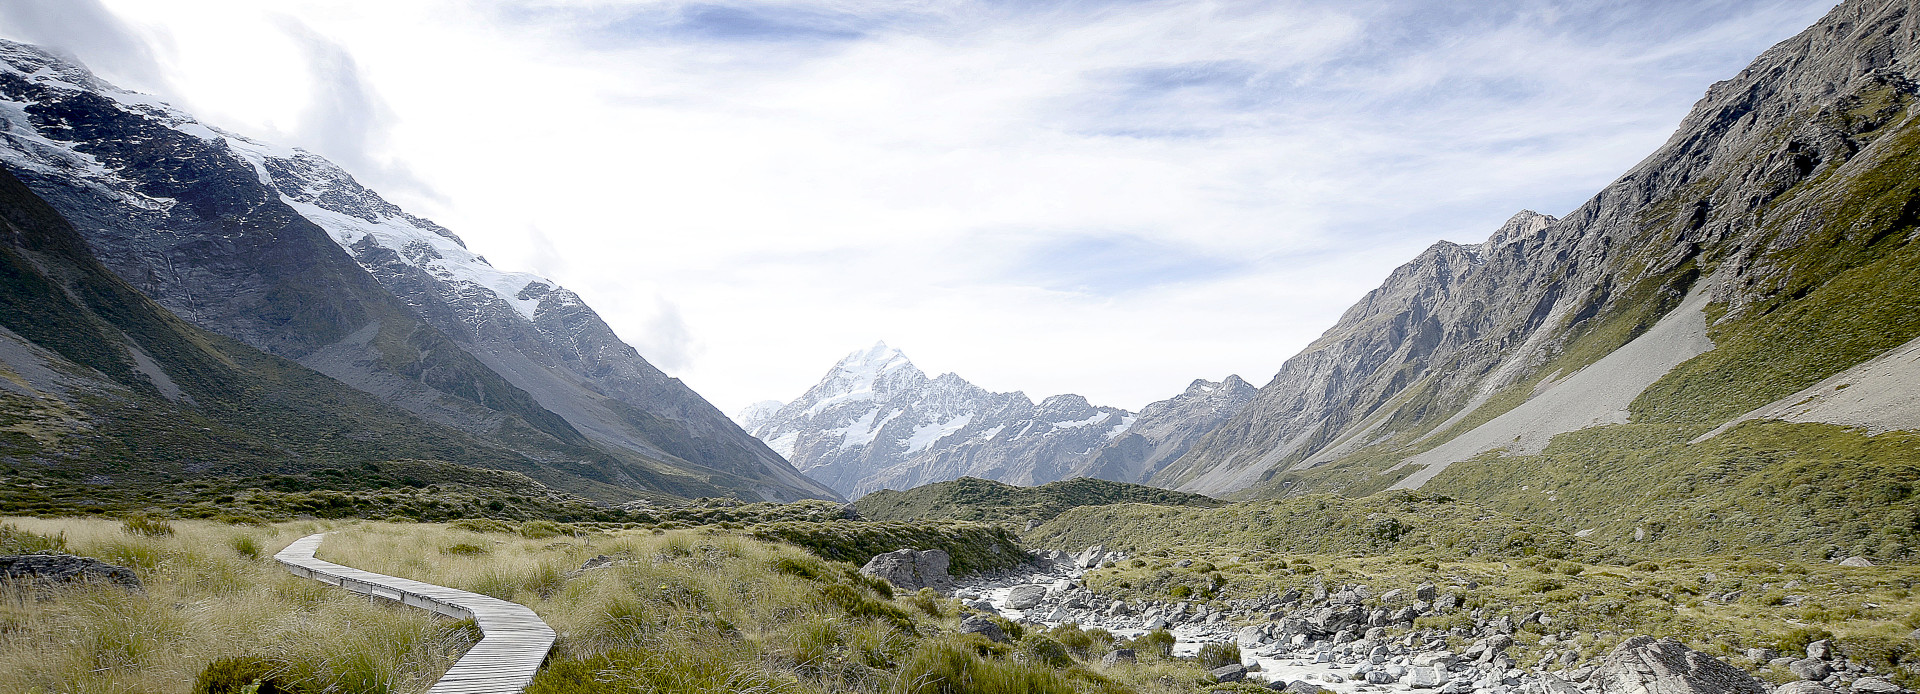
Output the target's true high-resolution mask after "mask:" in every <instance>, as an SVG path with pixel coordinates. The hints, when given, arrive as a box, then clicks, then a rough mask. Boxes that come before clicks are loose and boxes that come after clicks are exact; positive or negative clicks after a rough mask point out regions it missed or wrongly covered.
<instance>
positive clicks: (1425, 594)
mask: <svg viewBox="0 0 1920 694" xmlns="http://www.w3.org/2000/svg"><path fill="white" fill-rule="evenodd" d="M1439 596H1440V589H1439V588H1436V587H1434V585H1433V584H1431V583H1422V584H1420V587H1418V588H1414V589H1413V598H1414V599H1415V600H1425V601H1427V602H1433V599H1434V598H1437V597H1439Z"/></svg>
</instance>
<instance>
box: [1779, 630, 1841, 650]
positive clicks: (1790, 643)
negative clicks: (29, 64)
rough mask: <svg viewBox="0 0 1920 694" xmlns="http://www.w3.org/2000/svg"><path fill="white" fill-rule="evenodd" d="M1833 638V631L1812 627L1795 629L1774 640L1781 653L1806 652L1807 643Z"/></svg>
mask: <svg viewBox="0 0 1920 694" xmlns="http://www.w3.org/2000/svg"><path fill="white" fill-rule="evenodd" d="M1831 638H1833V632H1830V631H1827V630H1825V629H1816V628H1812V627H1806V628H1800V629H1794V630H1793V631H1789V632H1787V633H1786V634H1784V635H1782V636H1781V637H1780V638H1778V639H1775V640H1774V642H1773V649H1774V650H1776V651H1780V652H1781V653H1805V652H1807V644H1810V643H1813V642H1815V641H1821V640H1825V639H1831Z"/></svg>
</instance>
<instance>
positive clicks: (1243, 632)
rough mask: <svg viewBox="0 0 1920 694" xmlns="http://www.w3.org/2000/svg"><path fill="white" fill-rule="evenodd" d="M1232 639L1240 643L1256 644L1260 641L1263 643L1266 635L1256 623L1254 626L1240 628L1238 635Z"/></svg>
mask: <svg viewBox="0 0 1920 694" xmlns="http://www.w3.org/2000/svg"><path fill="white" fill-rule="evenodd" d="M1234 640H1235V641H1237V642H1239V643H1240V644H1241V645H1245V646H1257V645H1260V644H1262V643H1265V642H1266V640H1267V636H1266V632H1265V631H1263V630H1262V629H1261V628H1260V627H1259V626H1258V625H1255V626H1249V627H1242V628H1241V629H1240V634H1239V636H1238V637H1237V638H1235V639H1234Z"/></svg>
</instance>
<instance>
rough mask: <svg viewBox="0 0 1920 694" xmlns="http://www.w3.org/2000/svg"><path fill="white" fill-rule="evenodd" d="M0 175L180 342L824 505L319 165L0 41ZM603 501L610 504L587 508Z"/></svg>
mask: <svg viewBox="0 0 1920 694" xmlns="http://www.w3.org/2000/svg"><path fill="white" fill-rule="evenodd" d="M0 130H4V132H0V162H4V163H5V164H6V165H7V166H8V167H9V168H10V169H11V170H13V171H14V172H16V173H17V174H18V175H19V176H20V178H21V179H22V180H24V181H25V182H26V183H27V185H28V186H30V187H31V188H32V189H33V190H34V191H35V192H36V193H37V194H39V195H40V196H41V197H42V198H45V199H46V200H47V202H48V203H50V204H52V205H53V207H54V208H55V209H57V210H59V211H60V213H61V214H63V215H64V216H65V217H66V218H68V219H70V220H72V221H73V223H74V225H75V226H76V227H77V228H78V229H79V231H80V233H81V234H82V235H83V236H85V237H86V239H87V242H88V243H89V244H90V245H91V246H92V248H93V250H94V251H95V253H96V254H97V255H98V257H99V258H100V260H101V261H102V262H103V263H104V264H105V265H106V266H107V267H108V268H110V269H112V270H113V271H114V272H115V273H116V274H118V275H119V276H120V277H122V278H124V279H125V280H126V281H127V282H128V283H129V284H131V285H133V286H134V287H136V288H137V289H139V290H140V291H141V292H143V293H145V294H146V295H147V296H149V297H152V298H153V299H154V300H155V301H157V302H159V304H160V305H162V306H164V307H166V308H167V309H169V310H171V311H172V312H174V313H176V314H178V315H179V316H181V317H183V318H185V319H187V320H189V321H191V322H193V323H194V324H196V325H198V326H200V327H202V328H205V329H208V330H211V331H213V332H216V333H220V334H222V335H226V336H229V337H232V338H234V339H237V340H240V341H242V342H244V343H246V344H249V345H252V346H254V347H256V348H258V349H261V350H263V351H266V352H268V353H270V354H274V355H276V356H280V357H285V358H287V359H291V360H294V361H297V362H300V363H301V364H302V365H305V366H307V367H309V368H312V369H314V370H316V371H319V372H321V373H323V374H326V375H327V376H330V377H333V378H335V379H338V380H340V381H341V382H344V383H347V384H349V385H351V386H353V387H355V388H357V389H360V390H362V391H365V392H367V393H370V394H373V395H375V396H376V397H378V398H380V399H381V400H382V401H385V402H388V403H391V404H393V405H395V406H398V407H400V408H402V409H405V410H407V411H409V412H412V413H414V414H416V415H419V416H421V417H424V418H426V419H429V420H432V421H435V422H439V423H441V424H445V425H447V426H451V427H455V428H457V429H460V430H462V431H465V432H467V433H469V434H472V435H474V436H478V437H481V438H482V439H484V440H487V441H490V442H493V443H494V444H497V445H499V446H503V447H506V448H508V449H511V450H513V451H516V452H518V453H519V454H520V455H521V456H523V457H525V458H526V459H529V460H533V461H536V462H538V463H539V466H540V468H541V469H543V470H555V471H561V472H564V473H565V474H566V475H569V476H572V477H578V478H586V479H592V480H595V481H597V482H599V483H601V484H602V485H603V486H604V488H602V489H601V490H600V491H601V492H605V491H606V489H610V488H626V489H631V490H652V491H664V492H668V493H673V494H678V495H683V496H705V495H718V494H728V493H739V494H743V495H747V496H749V497H752V498H764V499H781V500H784V499H793V498H803V497H822V498H830V497H833V496H834V494H833V492H832V491H831V490H829V489H827V488H825V487H823V486H820V485H818V484H816V483H814V482H812V481H811V480H808V479H806V478H805V477H804V476H803V475H800V474H799V473H798V472H796V471H795V470H793V469H792V468H791V466H789V465H787V464H786V462H785V461H784V460H782V459H780V457H779V456H777V455H775V454H774V453H773V452H772V451H770V450H768V449H767V448H766V447H765V446H764V445H762V444H761V443H760V442H759V441H757V440H755V439H753V438H752V437H750V436H748V435H747V434H746V433H745V432H744V431H741V430H740V429H739V428H738V427H737V426H735V425H734V424H733V423H732V422H731V421H730V420H728V419H727V418H726V417H725V416H723V415H722V414H721V413H720V412H718V411H717V410H715V409H714V408H713V407H712V406H711V405H709V404H707V403H706V401H705V400H703V399H701V398H700V397H699V396H698V395H697V394H695V393H693V392H692V391H691V390H690V389H688V388H686V387H685V386H684V385H682V384H681V383H680V382H679V381H677V380H674V379H672V378H669V377H667V376H666V375H664V374H662V373H660V372H659V371H658V370H657V369H655V368H653V367H652V366H651V365H650V364H648V363H647V362H646V361H645V360H644V359H643V358H641V357H640V355H639V354H638V353H637V352H635V351H634V350H633V349H632V348H631V347H629V346H628V345H626V344H625V343H623V342H621V341H620V340H619V339H618V337H617V336H615V335H614V334H613V332H612V331H611V330H610V329H608V327H607V326H606V324H605V323H604V322H602V321H601V320H600V319H599V317H598V316H597V315H595V314H594V312H593V311H592V310H591V309H590V308H588V307H587V306H586V305H585V304H584V303H582V302H581V301H580V300H579V297H577V296H576V295H574V294H573V293H571V292H568V291H566V290H565V289H563V288H560V287H558V286H557V285H555V284H554V283H553V282H550V281H546V280H544V279H542V278H539V277H536V276H533V275H528V274H524V273H511V272H503V271H500V270H497V269H495V268H493V267H492V266H491V265H490V264H488V263H487V262H486V260H485V259H484V258H481V257H480V256H478V255H476V254H474V253H472V252H470V251H468V250H467V249H466V248H465V247H464V245H463V244H462V243H461V242H460V240H459V239H458V238H457V237H456V236H454V235H453V234H452V233H451V232H449V231H447V230H445V229H443V228H440V227H439V226H437V225H434V224H433V223H432V222H430V221H427V220H424V219H420V218H418V217H414V216H412V215H408V214H406V213H405V212H404V211H402V210H400V209H399V208H398V207H396V206H394V205H392V204H390V203H388V202H386V201H385V200H383V199H381V198H380V196H379V195H377V194H375V193H373V192H372V191H370V190H367V189H366V188H364V187H362V186H360V185H359V184H358V183H356V182H354V180H353V179H352V177H351V176H349V175H347V174H346V173H345V172H344V171H342V170H340V169H339V168H338V167H336V166H334V165H332V164H331V163H328V162H327V161H325V160H324V159H321V158H319V157H316V156H313V155H311V154H308V153H305V152H300V151H298V150H286V149H281V148H276V147H273V146H270V145H266V144H263V143H259V142H255V141H252V140H248V139H246V138H243V137H239V136H236V135H232V134H229V133H224V132H220V131H217V130H214V129H212V128H210V127H208V126H206V125H204V124H201V123H199V122H198V121H196V120H194V119H193V118H192V117H191V116H189V115H188V114H185V113H183V112H181V111H179V110H177V109H174V108H172V107H170V106H167V105H166V104H164V103H161V102H159V101H157V100H154V99H153V98H152V97H148V96H145V95H141V94H136V93H132V92H127V91H124V90H120V89H117V88H115V87H113V86H112V85H110V84H106V83H104V82H102V81H100V80H98V79H97V78H95V77H94V76H93V75H91V74H90V73H88V72H87V71H86V69H85V68H83V67H81V66H78V65H74V64H71V63H68V62H64V61H62V60H60V59H58V58H55V57H54V56H52V55H50V54H48V53H46V52H43V51H40V50H39V49H36V48H34V47H31V46H25V45H21V44H15V43H0ZM603 496H604V497H606V498H608V499H609V500H618V499H617V498H616V497H618V496H619V495H618V494H603Z"/></svg>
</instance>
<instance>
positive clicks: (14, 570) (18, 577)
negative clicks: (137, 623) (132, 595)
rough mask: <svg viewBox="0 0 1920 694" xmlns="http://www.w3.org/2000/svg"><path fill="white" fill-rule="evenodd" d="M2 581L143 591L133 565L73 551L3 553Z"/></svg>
mask: <svg viewBox="0 0 1920 694" xmlns="http://www.w3.org/2000/svg"><path fill="white" fill-rule="evenodd" d="M0 583H9V584H13V585H17V586H24V587H35V588H40V587H50V586H56V585H65V584H70V583H101V584H107V585H115V586H119V587H121V588H125V589H127V590H129V591H132V592H136V593H137V592H140V591H141V590H142V587H141V585H140V577H139V576H136V575H134V573H133V569H129V568H127V567H124V566H115V565H113V564H108V563H106V562H104V561H100V560H98V559H94V558H92V557H76V556H74V555H71V554H15V555H6V556H0Z"/></svg>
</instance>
